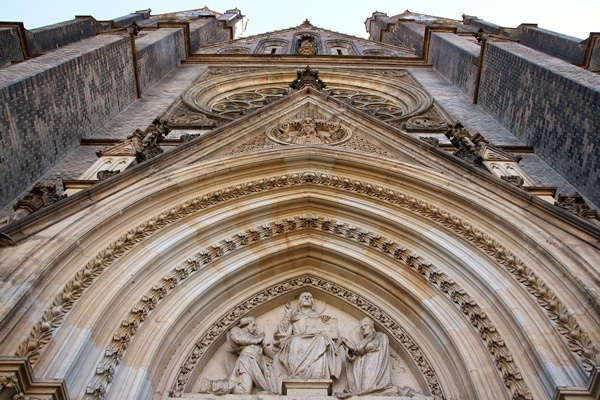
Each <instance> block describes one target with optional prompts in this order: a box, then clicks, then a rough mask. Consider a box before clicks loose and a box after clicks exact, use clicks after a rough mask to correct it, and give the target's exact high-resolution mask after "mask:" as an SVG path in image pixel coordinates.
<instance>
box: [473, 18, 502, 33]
mask: <svg viewBox="0 0 600 400" xmlns="http://www.w3.org/2000/svg"><path fill="white" fill-rule="evenodd" d="M465 22H468V25H469V26H471V27H473V28H475V29H474V30H477V29H483V30H484V31H485V32H486V33H493V34H498V33H500V29H501V27H500V25H496V24H492V23H491V22H487V21H484V20H482V19H470V20H467V21H465Z"/></svg>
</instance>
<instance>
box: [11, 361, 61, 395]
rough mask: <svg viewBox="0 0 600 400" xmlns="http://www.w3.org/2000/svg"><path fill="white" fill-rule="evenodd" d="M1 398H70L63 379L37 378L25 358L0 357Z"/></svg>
mask: <svg viewBox="0 0 600 400" xmlns="http://www.w3.org/2000/svg"><path fill="white" fill-rule="evenodd" d="M0 399H13V400H37V399H40V400H41V399H45V400H68V399H69V395H68V394H67V388H66V385H65V383H64V382H63V381H62V380H58V379H37V378H36V377H35V376H34V373H33V370H32V368H31V365H30V364H29V362H28V361H27V359H24V358H17V357H0Z"/></svg>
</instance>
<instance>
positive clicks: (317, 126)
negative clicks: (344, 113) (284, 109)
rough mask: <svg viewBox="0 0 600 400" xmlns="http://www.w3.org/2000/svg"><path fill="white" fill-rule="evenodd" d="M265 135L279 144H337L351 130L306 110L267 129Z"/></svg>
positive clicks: (350, 133) (346, 137) (347, 137)
mask: <svg viewBox="0 0 600 400" xmlns="http://www.w3.org/2000/svg"><path fill="white" fill-rule="evenodd" d="M266 135H267V137H268V138H269V139H270V140H272V141H274V142H276V143H279V144H284V145H288V144H328V145H330V146H336V145H339V144H341V143H343V142H345V141H347V140H349V139H350V137H351V136H352V132H351V131H350V129H348V128H346V127H344V126H342V124H340V123H337V122H334V121H332V120H331V119H327V118H324V116H322V115H320V114H318V113H316V112H310V111H306V112H304V113H299V114H296V115H295V116H294V117H292V118H289V119H286V120H283V121H281V122H279V123H278V124H277V125H276V126H272V127H270V128H268V129H267V132H266Z"/></svg>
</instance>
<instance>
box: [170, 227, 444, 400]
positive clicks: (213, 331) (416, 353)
mask: <svg viewBox="0 0 600 400" xmlns="http://www.w3.org/2000/svg"><path fill="white" fill-rule="evenodd" d="M303 218H308V221H310V222H309V223H310V224H311V225H313V224H314V225H315V226H314V228H316V229H319V228H322V225H323V223H325V224H326V226H328V227H330V228H333V226H334V225H335V224H337V228H336V229H339V230H345V228H346V229H347V227H348V226H345V227H344V225H345V224H343V223H341V222H339V221H338V222H335V221H329V220H323V219H321V218H318V217H316V216H301V217H299V220H298V219H296V218H294V220H296V221H293V220H287V221H278V222H276V223H275V225H277V226H280V227H281V226H283V227H288V228H289V227H291V228H292V229H299V228H301V227H302V225H303V223H302V219H303ZM197 259H198V258H197V256H194V258H192V259H191V260H197ZM188 261H190V260H188ZM200 263H203V261H202V260H201V261H200ZM311 287H312V288H318V289H320V290H321V291H323V292H325V293H328V294H330V295H332V296H335V297H337V298H338V299H340V300H342V301H344V302H346V303H348V304H350V305H352V306H354V307H357V308H358V309H360V310H361V311H362V312H364V313H365V314H367V315H369V316H370V317H371V318H372V319H373V320H375V321H377V322H378V323H379V324H381V325H382V326H383V327H384V328H385V329H386V330H387V331H388V332H389V334H391V335H392V337H394V338H395V339H396V340H397V341H398V342H399V343H400V345H402V347H403V348H404V349H405V350H406V352H407V354H409V355H410V357H411V358H412V360H413V362H414V363H415V365H416V366H417V367H418V369H419V371H420V372H421V374H422V376H423V378H424V379H425V381H426V382H427V386H428V389H429V391H430V392H431V393H432V395H434V396H442V389H441V387H440V384H439V380H438V378H437V376H436V374H435V370H434V369H433V368H432V366H431V364H430V363H429V361H428V360H427V358H426V356H425V354H424V353H423V351H422V350H421V348H420V347H419V346H418V344H417V343H416V342H415V341H414V339H412V338H411V337H410V335H408V333H406V331H405V330H404V329H403V328H402V327H400V326H399V325H398V324H397V323H396V322H395V321H394V320H393V319H392V318H391V317H390V316H389V315H388V314H386V313H385V312H384V311H382V310H381V309H380V308H379V307H377V306H376V305H375V304H373V303H371V302H369V301H368V300H366V299H365V298H363V297H361V296H359V295H357V294H356V293H354V292H352V291H351V290H349V289H347V288H344V287H343V286H340V285H337V284H334V283H332V282H329V281H327V280H324V279H321V278H318V277H316V276H313V275H309V274H307V275H303V276H300V277H297V278H293V279H290V280H287V281H285V282H282V283H279V284H276V285H274V286H271V287H269V288H267V289H266V290H263V291H261V292H259V293H257V294H256V295H254V296H253V297H251V298H249V299H247V300H246V301H244V302H243V303H241V304H239V305H238V306H237V307H235V308H234V309H232V310H229V311H228V312H227V313H226V314H225V316H224V317H223V318H221V320H219V321H218V322H217V323H215V324H214V325H213V326H212V327H211V328H210V329H208V331H207V332H206V333H205V334H204V335H203V336H202V338H201V339H200V340H199V341H198V342H196V344H195V346H194V348H193V349H192V351H191V352H190V353H189V354H188V356H187V358H186V360H185V361H184V364H183V365H182V366H181V367H180V369H179V375H178V376H177V378H176V380H175V382H174V384H173V386H172V388H171V392H170V393H171V396H173V397H181V395H182V394H183V390H184V387H185V385H186V384H187V382H188V381H189V377H190V375H191V373H192V371H193V370H194V368H195V367H196V365H197V364H198V362H199V361H200V359H201V358H202V356H203V355H204V354H205V353H206V351H207V350H208V348H209V347H210V346H211V345H212V344H213V343H214V342H215V341H216V339H218V338H219V336H221V335H222V334H223V333H224V332H225V331H227V330H228V329H229V328H230V327H231V326H232V324H235V323H236V322H237V321H238V320H239V319H240V318H243V317H244V316H245V315H247V314H248V313H250V312H252V311H253V310H254V309H256V307H258V306H260V305H262V304H265V303H267V302H270V301H273V300H274V299H277V298H278V297H280V296H282V295H284V294H286V293H289V292H291V291H295V290H297V289H300V288H311Z"/></svg>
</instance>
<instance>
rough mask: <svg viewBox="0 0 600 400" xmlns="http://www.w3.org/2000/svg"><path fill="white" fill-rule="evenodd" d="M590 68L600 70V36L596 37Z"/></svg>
mask: <svg viewBox="0 0 600 400" xmlns="http://www.w3.org/2000/svg"><path fill="white" fill-rule="evenodd" d="M589 70H590V71H592V72H600V38H596V39H595V41H594V46H593V47H592V55H591V57H590V65H589Z"/></svg>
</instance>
